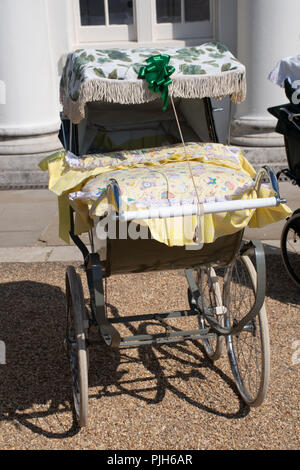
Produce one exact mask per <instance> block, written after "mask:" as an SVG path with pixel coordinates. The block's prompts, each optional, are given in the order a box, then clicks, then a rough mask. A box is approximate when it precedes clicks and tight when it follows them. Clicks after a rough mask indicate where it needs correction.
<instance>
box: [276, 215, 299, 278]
mask: <svg viewBox="0 0 300 470" xmlns="http://www.w3.org/2000/svg"><path fill="white" fill-rule="evenodd" d="M281 254H282V260H283V264H284V266H285V268H286V270H287V272H288V274H289V276H290V277H291V279H292V280H293V281H294V282H295V284H296V285H297V286H298V287H300V212H297V213H295V214H294V215H293V216H292V217H291V218H290V219H288V221H287V222H286V224H285V226H284V227H283V231H282V235H281Z"/></svg>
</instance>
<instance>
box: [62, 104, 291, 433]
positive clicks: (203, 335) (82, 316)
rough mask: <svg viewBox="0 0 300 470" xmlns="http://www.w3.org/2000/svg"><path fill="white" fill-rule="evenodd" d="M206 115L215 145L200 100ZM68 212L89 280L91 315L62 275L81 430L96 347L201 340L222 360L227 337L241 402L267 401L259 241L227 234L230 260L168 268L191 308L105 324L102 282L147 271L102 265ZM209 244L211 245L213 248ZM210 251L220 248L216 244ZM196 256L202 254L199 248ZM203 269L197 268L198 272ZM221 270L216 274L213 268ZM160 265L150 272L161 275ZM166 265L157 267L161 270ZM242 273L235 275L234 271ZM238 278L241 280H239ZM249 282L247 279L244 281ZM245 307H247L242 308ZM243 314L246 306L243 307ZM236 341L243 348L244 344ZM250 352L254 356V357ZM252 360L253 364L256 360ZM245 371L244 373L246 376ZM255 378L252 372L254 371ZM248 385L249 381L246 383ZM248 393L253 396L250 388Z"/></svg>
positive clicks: (75, 282) (71, 274) (76, 283)
mask: <svg viewBox="0 0 300 470" xmlns="http://www.w3.org/2000/svg"><path fill="white" fill-rule="evenodd" d="M205 103H206V104H205V109H206V117H207V121H208V128H209V129H210V137H211V140H212V141H214V142H217V140H218V139H217V133H216V129H215V124H214V119H213V110H212V106H211V101H210V99H209V98H206V99H205ZM72 127H73V139H72V142H73V148H72V147H71V148H69V150H71V151H72V150H74V152H75V153H76V154H77V152H78V131H77V125H73V124H72ZM266 172H267V173H268V174H269V175H270V176H271V180H272V181H271V182H272V184H273V185H274V186H275V188H274V189H276V197H277V199H278V201H281V202H282V201H283V200H280V197H279V193H278V187H276V183H275V181H274V179H275V180H276V178H274V175H273V173H272V172H271V171H270V170H269V169H268V168H265V169H264V171H263V172H262V173H260V174H259V177H258V180H257V184H258V185H259V184H260V183H261V180H262V177H263V174H264V173H266ZM70 212H71V230H70V236H71V238H72V240H73V241H74V243H75V244H76V245H77V247H78V248H79V249H80V251H81V252H82V255H83V259H84V269H85V273H86V277H87V283H88V289H89V294H90V308H89V311H88V309H87V308H86V307H85V304H84V297H83V290H82V285H81V281H80V277H79V275H78V274H77V273H76V272H75V269H74V268H73V267H72V266H69V267H68V269H67V272H66V295H67V312H68V323H67V330H66V344H67V351H68V356H69V359H70V363H71V370H72V377H73V396H74V405H75V410H76V413H77V417H78V422H79V425H80V426H85V425H86V424H87V419H88V348H89V347H91V346H92V345H93V344H103V341H104V343H105V344H106V345H107V346H109V347H111V348H128V347H137V346H144V345H151V344H152V345H155V344H161V343H167V344H170V343H172V342H179V341H186V340H197V339H201V340H202V342H203V346H204V349H205V351H206V354H207V356H208V357H209V358H210V359H211V360H216V359H218V358H219V357H220V355H221V351H222V344H223V342H224V338H225V340H226V344H227V351H228V356H229V360H230V365H231V368H232V371H233V376H234V378H235V381H236V385H237V388H238V390H239V392H240V395H241V397H242V398H243V400H244V401H245V402H246V403H247V404H248V405H250V406H259V405H260V404H261V403H262V401H263V400H264V397H265V394H266V389H267V385H268V380H269V359H270V358H269V340H268V327H267V319H266V313H265V308H264V298H265V285H266V273H265V259H264V250H263V247H262V245H261V243H260V242H248V243H242V236H243V231H240V232H238V233H237V234H235V235H234V236H232V235H230V236H227V237H224V239H230V237H231V239H232V240H233V242H234V243H231V245H232V248H231V253H229V254H228V255H227V258H226V259H224V260H223V262H222V260H219V263H218V262H217V263H216V262H215V263H214V262H213V259H212V258H209V256H208V257H207V259H206V260H203V261H202V263H201V264H200V263H199V262H197V259H196V255H195V260H194V262H189V266H187V265H185V263H184V262H183V264H181V265H180V264H179V265H173V266H171V265H169V266H168V268H169V269H170V268H185V275H186V279H187V282H188V299H189V305H190V310H184V311H174V312H167V313H158V314H147V315H135V316H124V317H117V318H108V317H107V315H106V306H105V293H104V287H103V280H104V279H105V278H107V277H109V276H110V275H111V274H114V273H118V272H141V271H145V270H147V269H145V266H144V267H136V269H135V270H134V269H131V270H126V269H125V270H124V269H123V271H122V270H120V269H119V271H118V269H117V267H116V266H114V264H113V263H112V264H111V263H109V260H108V262H106V263H104V262H102V261H101V260H100V256H99V254H98V253H96V252H94V251H93V240H92V235H91V246H92V252H91V253H90V252H89V250H88V248H87V247H86V245H85V244H84V243H83V242H82V240H81V239H80V237H78V236H77V235H75V233H74V222H73V209H72V208H70ZM110 244H114V246H113V248H115V244H116V241H115V240H114V241H110V240H108V259H109V251H110V248H111V245H110ZM213 245H214V244H211V247H212V248H213ZM215 246H217V243H216V242H215ZM200 251H201V250H200ZM250 254H254V259H255V264H256V269H255V268H254V266H253V264H252V262H251V260H250V258H249V255H250ZM199 264H200V266H199ZM220 267H221V268H222V270H223V271H222V273H221V274H220V275H219V274H218V270H219V268H220ZM160 268H161V267H160V266H158V267H156V268H154V269H160ZM166 268H167V266H164V265H162V269H166ZM239 270H240V272H241V273H242V274H239V273H238V272H239ZM236 273H238V274H236ZM204 277H206V279H207V282H206V286H208V290H209V295H208V296H205V293H204V288H203V286H202V287H201V282H202V280H203V278H204ZM221 278H222V279H223V281H222V282H224V284H223V293H221V290H220V286H219V280H221ZM246 278H247V279H248V280H249V281H246ZM241 279H244V283H245V285H246V284H247V282H248V284H247V286H246V287H247V288H245V289H244V290H245V292H246V291H247V292H248V291H249V292H250V291H251V295H252V300H251V302H252V303H250V304H249V302H248V304H249V306H248V310H247V311H243V312H242V317H241V318H239V312H237V313H236V312H233V311H232V308H231V304H232V303H233V302H234V300H233V298H232V295H231V291H232V289H234V288H235V286H236V284H237V282H240V281H241ZM243 305H244V303H243ZM241 309H243V307H241ZM237 310H238V309H237ZM192 316H195V317H198V322H199V328H196V329H192V330H179V331H178V330H177V329H176V331H175V330H174V331H171V330H167V332H164V333H159V334H144V335H135V336H127V337H120V334H119V332H118V331H117V329H116V328H115V325H117V324H120V323H124V324H126V323H130V322H138V321H145V320H157V321H159V322H164V321H165V320H167V319H171V318H183V317H192ZM93 327H96V328H97V329H98V330H99V333H100V337H99V339H97V340H91V339H90V338H89V332H90V329H91V328H93ZM243 335H247V336H248V338H249V342H251V341H253V342H255V348H254V350H255V351H256V350H257V349H258V350H259V361H260V362H261V364H260V365H259V370H258V371H255V372H254V375H255V379H253V378H251V374H248V375H247V377H246V376H245V375H244V374H245V372H244V371H243V370H242V366H241V358H240V357H239V354H238V347H239V344H238V346H235V341H236V342H239V338H240V337H241V336H243ZM242 342H243V339H242V338H241V341H240V343H241V344H242ZM251 354H252V353H251ZM255 360H256V361H257V358H255ZM247 369H248V366H247V367H246V373H247ZM251 373H252V372H251ZM250 380H252V381H253V382H254V381H255V384H254V383H252V382H251V383H250V382H249V381H250ZM252 387H253V388H254V390H252Z"/></svg>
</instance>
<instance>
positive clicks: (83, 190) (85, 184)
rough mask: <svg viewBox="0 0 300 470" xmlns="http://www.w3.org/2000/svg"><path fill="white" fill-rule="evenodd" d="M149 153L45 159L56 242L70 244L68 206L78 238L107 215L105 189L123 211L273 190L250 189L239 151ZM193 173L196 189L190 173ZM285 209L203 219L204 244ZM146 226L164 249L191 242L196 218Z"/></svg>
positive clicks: (218, 147) (211, 147) (207, 147)
mask: <svg viewBox="0 0 300 470" xmlns="http://www.w3.org/2000/svg"><path fill="white" fill-rule="evenodd" d="M186 151H187V156H186V153H185V152H184V148H183V146H182V145H175V146H168V147H159V148H154V149H147V150H144V149H143V150H136V151H130V152H129V151H121V152H112V153H108V154H105V155H88V156H85V157H82V158H80V157H76V156H74V155H72V154H70V153H66V152H60V153H58V154H55V155H53V156H52V157H48V158H47V159H45V160H43V161H42V162H41V164H40V166H41V168H42V169H44V170H46V169H48V171H49V189H50V190H52V191H53V192H55V193H56V194H57V195H58V196H59V207H60V236H61V237H62V238H63V239H64V240H67V239H68V230H69V211H68V204H69V203H71V204H72V206H73V207H74V209H75V211H76V213H77V217H76V225H75V229H76V232H77V233H79V234H80V233H83V232H85V231H88V230H89V229H90V227H91V226H92V220H93V218H94V217H96V216H103V215H104V214H105V212H106V211H107V209H108V198H107V191H106V188H107V184H108V183H109V181H110V180H111V179H113V180H115V181H117V183H118V186H119V188H120V192H121V197H122V209H123V210H138V209H145V208H149V207H152V206H153V205H160V206H163V205H170V204H185V203H191V202H196V201H198V198H200V201H201V202H206V201H214V200H216V201H221V200H225V199H236V198H239V199H248V198H256V197H269V196H271V195H272V192H271V190H269V189H268V188H266V187H261V189H260V191H259V194H257V193H256V191H255V189H254V180H253V177H254V176H255V171H254V169H253V168H252V166H251V165H250V164H249V162H248V161H247V160H246V159H245V157H244V156H243V155H242V153H241V151H240V149H239V148H236V147H229V146H224V145H222V144H198V143H189V144H186ZM187 160H189V164H190V168H191V170H192V173H193V178H194V182H195V183H196V187H197V193H196V191H195V187H194V182H193V180H192V178H191V174H190V171H189V168H188V163H187ZM290 213H291V211H290V209H289V208H288V207H287V206H286V205H280V206H279V207H273V208H262V209H257V210H243V211H235V212H228V213H218V214H206V215H205V216H204V219H203V227H204V230H203V240H202V241H203V242H205V243H210V242H213V241H215V240H216V238H218V237H220V236H223V235H227V234H231V233H234V232H236V231H238V230H241V229H242V228H244V227H246V226H247V225H249V226H250V227H262V226H264V225H267V224H269V223H272V222H277V221H278V220H281V219H284V218H286V217H287V216H288V215H290ZM139 223H140V224H141V225H147V226H148V227H149V229H150V231H151V234H152V236H153V238H155V239H156V240H158V241H160V242H162V243H165V244H167V245H168V246H174V245H179V246H183V245H185V244H191V243H193V239H194V235H195V229H196V226H197V217H196V216H189V217H173V218H168V219H148V220H142V221H139Z"/></svg>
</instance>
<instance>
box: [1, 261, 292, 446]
mask: <svg viewBox="0 0 300 470" xmlns="http://www.w3.org/2000/svg"><path fill="white" fill-rule="evenodd" d="M267 261H268V263H267V264H268V290H267V298H266V307H267V312H268V317H269V325H270V340H271V354H272V358H271V383H270V387H269V391H268V395H267V398H266V400H265V402H264V403H263V405H262V406H261V407H260V408H257V409H251V410H250V409H249V408H248V407H247V406H245V405H244V404H243V403H242V402H241V400H240V399H239V396H238V394H237V392H236V388H235V386H234V383H233V379H232V374H231V371H230V369H229V366H228V360H227V357H226V354H225V352H224V354H223V357H222V358H221V359H220V360H219V361H217V362H216V363H215V364H214V365H212V364H211V363H210V362H209V361H208V360H207V359H206V358H205V356H204V352H203V348H202V346H201V344H200V343H197V342H191V341H189V342H186V343H180V344H173V345H170V346H167V345H161V346H160V347H153V348H150V347H147V346H144V347H140V348H139V349H130V350H122V351H120V352H115V353H114V352H112V351H110V350H107V349H105V348H104V347H100V346H98V347H96V348H94V349H93V350H92V351H91V353H90V374H89V381H90V388H89V426H88V427H87V428H86V429H83V430H81V431H80V430H79V429H78V428H77V427H76V424H74V423H75V422H74V419H73V415H72V408H71V400H72V395H71V387H70V374H69V367H68V362H67V359H66V355H65V352H64V347H63V337H64V328H65V310H64V276H65V268H66V265H65V264H63V263H36V264H22V263H19V264H5V263H4V264H2V265H1V267H0V283H1V284H0V299H1V305H0V340H2V341H4V342H5V343H6V365H0V449H116V450H121V449H130V450H133V449H134V450H135V449H155V450H157V449H170V450H171V449H172V450H174V449H299V447H300V446H299V444H300V440H299V430H300V429H299V382H300V380H299V379H300V377H299V376H300V354H298V356H297V349H298V351H299V350H300V346H299V345H300V321H299V319H300V309H299V305H300V294H299V290H297V288H296V287H294V286H293V285H292V284H291V282H290V281H289V279H288V278H287V276H286V274H285V272H284V268H283V267H282V264H281V260H280V257H278V256H271V255H270V256H269V257H268V260H267ZM76 267H77V269H79V271H81V270H80V268H79V264H76ZM81 272H82V271H81ZM85 289H86V286H85ZM107 290H108V303H109V304H110V306H111V307H110V308H111V311H112V312H113V313H114V312H116V309H117V311H118V313H119V314H120V315H122V314H134V313H138V312H139V313H149V312H160V311H168V310H171V309H174V310H176V309H179V308H186V307H187V303H186V284H185V280H184V278H183V275H182V273H181V272H172V273H154V274H142V275H128V276H120V277H119V276H115V277H112V278H110V279H109V280H108V285H107ZM136 325H137V324H136V323H134V324H132V325H131V326H130V330H127V332H128V333H129V334H132V333H134V332H135V331H136V328H137V326H136ZM146 328H147V331H156V330H157V326H155V325H153V324H150V322H148V324H147V325H146V323H143V324H141V325H140V327H139V330H138V331H139V332H140V333H142V332H144V331H145V330H146ZM151 328H152V329H151ZM297 341H298V343H297Z"/></svg>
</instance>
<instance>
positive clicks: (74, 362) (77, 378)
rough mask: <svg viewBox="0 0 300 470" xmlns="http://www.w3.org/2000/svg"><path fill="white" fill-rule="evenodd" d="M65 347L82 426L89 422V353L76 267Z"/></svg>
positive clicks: (70, 280)
mask: <svg viewBox="0 0 300 470" xmlns="http://www.w3.org/2000/svg"><path fill="white" fill-rule="evenodd" d="M66 300H67V325H66V348H67V354H68V359H69V364H70V368H71V374H72V393H73V404H74V409H75V412H76V415H77V418H78V423H79V425H80V426H86V425H87V421H88V352H87V348H86V333H85V329H84V323H83V321H84V318H85V305H84V297H83V291H82V284H81V280H80V277H79V276H78V275H77V274H76V271H75V270H74V268H73V267H69V268H68V269H67V275H66Z"/></svg>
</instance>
